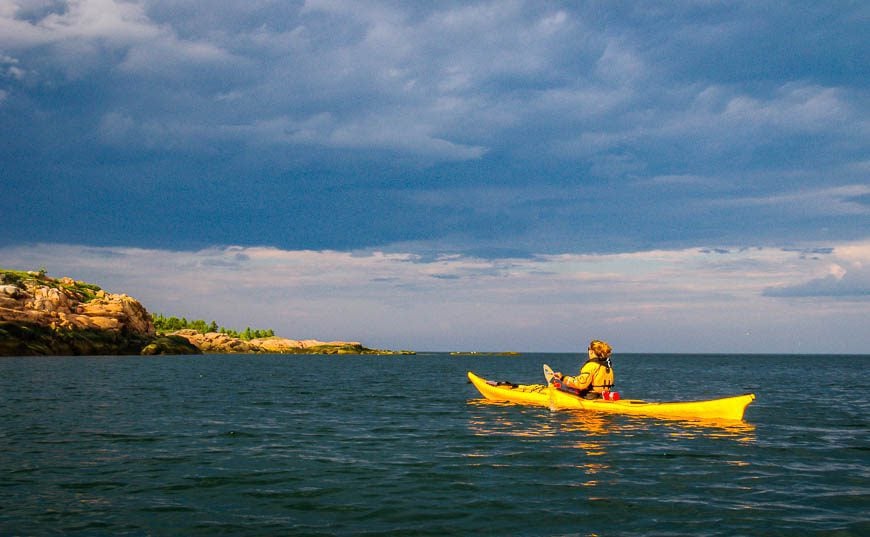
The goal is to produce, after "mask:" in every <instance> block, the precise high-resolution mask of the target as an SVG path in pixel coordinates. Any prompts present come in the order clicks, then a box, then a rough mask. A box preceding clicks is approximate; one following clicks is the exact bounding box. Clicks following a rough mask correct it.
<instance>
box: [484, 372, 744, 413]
mask: <svg viewBox="0 0 870 537" xmlns="http://www.w3.org/2000/svg"><path fill="white" fill-rule="evenodd" d="M468 379H469V380H470V381H471V383H472V384H474V387H475V388H477V390H478V391H479V392H480V393H481V394H482V395H483V396H484V397H485V398H487V399H489V400H491V401H507V402H511V403H521V404H526V405H537V406H546V407H550V408H552V409H579V410H593V411H596V412H612V413H615V414H631V415H634V416H652V417H656V418H688V419H716V420H742V419H743V412H744V411H745V410H746V407H747V406H749V403H751V402H752V401H753V400H755V395H754V394H751V393H747V394H744V395H737V396H734V397H725V398H722V399H709V400H706V401H685V402H668V403H656V402H649V401H641V400H639V399H620V400H619V401H605V400H603V399H583V398H581V397H578V396H576V395H574V394H571V393H568V392H564V391H562V390H559V389H557V388H555V387H553V386H552V385H550V386H547V385H544V384H509V383H496V382H493V381H488V380H486V379H484V378H482V377H478V376H477V375H475V374H474V373H472V372H471V371H469V372H468Z"/></svg>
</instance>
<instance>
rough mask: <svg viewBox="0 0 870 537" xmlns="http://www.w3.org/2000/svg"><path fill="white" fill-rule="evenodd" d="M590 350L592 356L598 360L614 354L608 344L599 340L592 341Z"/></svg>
mask: <svg viewBox="0 0 870 537" xmlns="http://www.w3.org/2000/svg"><path fill="white" fill-rule="evenodd" d="M589 350H590V351H592V354H594V355H595V356H596V357H597V358H601V359H604V358H608V357H610V353H611V352H613V349H612V348H611V347H610V345H608V344H607V342H604V341H601V340H598V339H593V340H592V342H591V343H590V344H589Z"/></svg>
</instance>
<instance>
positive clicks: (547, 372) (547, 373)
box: [544, 364, 555, 384]
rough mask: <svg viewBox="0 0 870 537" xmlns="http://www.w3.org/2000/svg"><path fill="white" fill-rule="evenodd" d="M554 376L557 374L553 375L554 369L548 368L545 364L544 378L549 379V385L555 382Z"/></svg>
mask: <svg viewBox="0 0 870 537" xmlns="http://www.w3.org/2000/svg"><path fill="white" fill-rule="evenodd" d="M554 375H555V373H553V369H552V368H551V367H550V366H548V365H547V364H544V378H545V379H547V384H550V383H552V382H553V376H554Z"/></svg>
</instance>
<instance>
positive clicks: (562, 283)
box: [0, 243, 870, 352]
mask: <svg viewBox="0 0 870 537" xmlns="http://www.w3.org/2000/svg"><path fill="white" fill-rule="evenodd" d="M807 251H810V252H811V254H810V255H807ZM0 259H3V265H4V266H7V267H12V268H19V269H32V268H35V267H39V266H45V267H47V268H48V270H49V273H50V274H52V275H55V276H61V275H69V276H72V277H74V278H79V279H86V280H88V281H92V282H94V283H98V284H101V285H103V286H104V287H105V288H107V289H109V290H111V291H115V292H121V291H123V292H127V293H129V294H131V295H133V296H135V297H137V298H139V299H140V300H142V301H143V302H144V303H145V305H146V307H148V308H149V310H151V311H155V312H161V313H164V314H175V315H179V316H181V315H184V316H187V317H188V318H207V319H212V318H214V319H215V320H217V321H218V322H220V323H221V324H224V325H227V326H248V325H251V326H260V327H272V328H275V329H277V330H278V331H279V333H283V334H284V335H287V336H290V337H329V338H348V339H361V340H362V341H364V342H368V343H370V344H372V345H379V346H390V345H393V346H403V347H409V346H410V347H417V348H420V345H425V346H426V348H429V349H438V348H440V349H449V348H451V345H452V343H453V342H454V341H458V340H462V341H466V342H468V343H473V344H474V345H475V346H476V347H477V348H482V347H485V348H490V349H492V348H496V349H497V348H499V346H500V344H502V343H503V342H505V341H515V342H517V343H519V342H521V341H526V344H527V345H529V346H527V347H525V348H526V349H533V348H534V349H537V350H570V349H571V348H572V347H573V345H575V344H577V342H578V341H579V340H580V339H583V338H586V337H589V336H588V334H589V333H603V334H607V337H611V336H612V337H615V338H617V340H619V341H622V342H624V343H623V347H624V346H625V345H626V344H628V345H633V346H635V349H640V350H649V347H643V346H642V345H643V341H644V338H650V340H649V341H652V342H654V343H649V344H650V345H652V344H654V345H663V344H664V342H663V341H661V340H659V339H657V336H656V335H655V334H654V332H655V330H656V329H657V327H661V326H665V325H667V324H668V323H671V325H672V326H676V324H678V325H679V328H680V330H681V331H686V332H687V333H692V334H696V333H698V332H699V331H700V332H707V333H708V334H709V346H708V347H705V348H704V349H690V350H719V351H728V352H731V351H735V350H739V349H735V348H734V347H732V346H730V345H731V343H730V342H729V341H728V337H729V336H730V335H731V334H735V333H743V331H744V330H745V329H746V328H747V327H749V328H751V329H752V330H753V331H755V332H756V333H758V334H770V333H771V330H777V329H781V324H780V323H782V322H783V321H784V320H786V319H791V320H792V321H793V322H794V323H797V324H800V325H803V324H806V323H810V322H811V320H813V319H817V320H818V319H828V320H830V318H832V317H836V316H840V319H839V320H840V322H841V323H843V325H844V326H851V325H854V324H855V323H857V322H859V320H860V319H864V320H866V315H867V313H868V310H867V308H868V303H867V301H866V300H863V301H858V302H855V300H854V299H855V298H856V296H860V295H854V294H852V295H850V296H845V295H846V293H841V292H829V293H823V292H818V293H814V294H811V293H809V292H805V291H806V289H805V288H804V287H802V286H804V285H805V283H806V282H810V283H811V284H813V285H816V284H814V283H812V282H816V281H825V282H827V281H828V280H830V279H836V280H837V281H841V282H844V284H848V285H849V286H850V288H853V289H860V286H861V285H863V286H864V287H863V288H864V289H865V291H864V297H865V298H866V296H867V294H866V290H867V289H870V272H868V270H867V268H868V267H870V244H868V243H853V244H842V245H838V246H836V247H834V248H832V249H830V248H829V249H810V250H802V251H798V250H783V249H774V248H752V249H718V250H698V249H688V250H653V251H646V252H637V253H627V254H612V255H585V254H561V255H547V256H538V257H533V258H527V259H526V258H523V259H519V258H503V259H482V258H474V257H466V256H460V255H443V256H436V257H433V258H430V259H423V258H421V257H419V256H418V255H415V254H410V253H384V252H356V253H354V252H341V251H287V250H280V249H276V248H266V247H224V248H211V249H207V250H201V251H164V250H145V249H137V248H92V247H83V246H74V245H35V246H19V247H7V248H2V249H0ZM832 266H838V267H840V268H839V269H836V272H837V274H835V275H834V276H831V270H832V269H831V267H832ZM826 278H827V279H828V280H826ZM859 281H863V283H861V284H859V283H858V282H859ZM825 285H827V283H826V284H825ZM771 289H778V290H782V291H781V292H778V291H774V292H771ZM822 290H824V286H822ZM835 291H836V290H835ZM765 295H767V296H765ZM789 296H795V297H797V300H800V299H801V298H800V297H804V296H813V297H815V299H814V300H815V302H814V304H813V307H812V308H805V307H803V306H798V307H792V306H791V305H790V302H789V300H790V299H786V300H784V298H782V297H789ZM826 296H827V297H828V298H825V297H826ZM777 297H780V298H777ZM842 298H846V299H847V300H846V302H845V303H843V302H840V299H842ZM850 301H851V302H850ZM844 304H845V305H844ZM768 317H769V318H770V319H769V320H765V319H767V318H768ZM675 323H676V324H675ZM818 330H820V331H822V330H824V327H823V326H821V325H820V326H819V328H818ZM838 330H839V328H838ZM517 331H521V333H518V332H517ZM563 331H564V333H562V332H563ZM578 331H580V332H582V333H583V335H582V336H580V335H578V334H577V332H578ZM670 331H672V330H671V329H669V332H670ZM410 334H413V337H411V336H410ZM475 334H477V336H475ZM808 336H810V334H807V335H806V337H808ZM602 337H604V336H602ZM854 337H858V336H857V333H856V336H854ZM862 337H863V336H862ZM476 338H479V339H476ZM688 339H689V340H691V341H694V339H693V338H688ZM853 339H854V338H853ZM777 341H778V340H777ZM753 343H755V342H753ZM671 344H672V345H675V346H674V347H672V348H668V349H665V350H673V351H676V350H686V349H685V348H684V347H680V345H682V343H680V342H671ZM777 344H779V343H777ZM863 344H865V343H862V341H861V340H860V339H855V340H854V341H853V342H849V341H846V342H845V343H844V345H845V347H844V349H851V350H852V352H854V351H856V350H859V349H860V348H861V345H863ZM865 348H866V347H865ZM820 349H821V347H820ZM784 350H788V349H787V348H784ZM792 350H795V349H792ZM802 350H803V351H806V352H810V350H807V348H806V347H803V348H802ZM825 350H827V349H825Z"/></svg>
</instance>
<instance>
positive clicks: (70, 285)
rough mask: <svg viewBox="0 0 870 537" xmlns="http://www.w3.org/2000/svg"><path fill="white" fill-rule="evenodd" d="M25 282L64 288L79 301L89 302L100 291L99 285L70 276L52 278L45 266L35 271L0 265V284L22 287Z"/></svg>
mask: <svg viewBox="0 0 870 537" xmlns="http://www.w3.org/2000/svg"><path fill="white" fill-rule="evenodd" d="M26 282H34V283H38V284H39V285H46V286H48V287H54V288H56V289H66V290H68V291H70V292H71V293H72V294H73V295H74V296H75V297H76V298H77V299H78V300H79V301H80V302H90V301H91V300H93V299H95V298H96V297H97V293H99V292H100V291H102V288H101V287H100V286H99V285H94V284H91V283H85V282H82V281H75V280H73V279H72V278H60V279H55V278H52V277H50V276H48V274H47V273H46V270H45V267H40V268H39V270H35V271H24V270H9V269H4V268H2V267H0V284H3V285H14V286H16V287H21V288H24V284H25V283H26Z"/></svg>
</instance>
